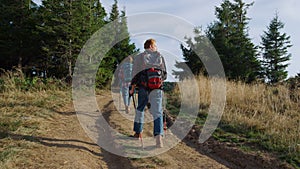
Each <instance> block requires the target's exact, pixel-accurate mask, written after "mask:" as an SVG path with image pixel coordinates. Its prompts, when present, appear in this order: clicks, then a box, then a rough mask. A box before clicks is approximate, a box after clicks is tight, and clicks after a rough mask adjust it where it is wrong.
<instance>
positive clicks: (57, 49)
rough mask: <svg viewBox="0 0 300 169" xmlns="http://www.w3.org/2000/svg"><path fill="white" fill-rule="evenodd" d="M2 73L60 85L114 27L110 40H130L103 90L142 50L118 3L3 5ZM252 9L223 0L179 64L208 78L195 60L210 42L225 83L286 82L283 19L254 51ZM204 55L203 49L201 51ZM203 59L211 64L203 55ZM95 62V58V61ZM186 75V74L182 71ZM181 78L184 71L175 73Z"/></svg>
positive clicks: (107, 71) (117, 51)
mask: <svg viewBox="0 0 300 169" xmlns="http://www.w3.org/2000/svg"><path fill="white" fill-rule="evenodd" d="M0 2H1V6H0V13H1V15H0V17H1V20H0V56H1V57H0V68H1V69H4V70H13V69H18V70H22V72H23V73H24V74H26V75H27V76H39V77H43V78H48V77H53V78H58V79H64V78H68V77H69V78H71V77H72V74H73V71H74V66H75V62H76V59H77V57H78V54H79V53H80V51H81V49H82V47H83V45H84V44H85V43H86V41H87V40H88V39H89V38H90V37H91V36H92V35H93V34H94V33H95V32H96V31H97V30H99V29H101V27H103V26H105V25H106V24H108V23H111V22H112V21H115V22H114V23H116V24H115V25H114V28H113V29H112V30H111V32H110V33H109V34H107V35H103V36H107V37H105V38H109V39H117V38H118V37H119V35H120V34H121V33H122V34H124V33H125V34H127V35H128V36H127V35H126V36H127V37H128V38H126V39H123V40H121V41H120V42H118V43H117V44H115V45H114V46H113V48H111V49H110V50H109V52H108V53H106V56H105V58H104V59H103V60H102V62H101V64H100V66H99V68H98V72H97V76H96V82H97V85H98V86H99V87H103V86H105V85H107V84H109V83H110V81H111V79H112V76H113V73H114V71H115V70H116V68H117V65H118V63H120V62H121V61H122V60H123V59H124V58H125V57H126V56H128V55H131V54H133V53H136V52H137V51H138V49H137V48H136V46H135V44H134V43H132V42H131V41H130V38H129V32H128V28H127V20H126V13H125V11H124V10H120V9H119V7H118V2H117V0H115V1H114V3H113V4H112V8H111V11H109V13H107V11H105V9H104V7H103V6H102V4H101V2H100V1H99V0H86V1H79V0H43V1H42V5H41V6H38V5H37V4H35V3H34V2H33V1H31V0H20V1H11V0H0ZM252 5H253V3H250V4H246V3H244V2H243V1H242V0H233V2H231V1H229V0H224V1H223V2H222V3H221V5H220V6H219V7H216V8H215V15H216V18H217V20H216V21H214V22H212V23H211V24H210V25H209V26H208V27H207V29H206V30H205V34H204V35H203V34H201V30H199V28H195V31H194V32H195V37H194V39H191V38H187V41H186V43H187V44H188V46H183V45H181V46H180V47H181V49H182V53H183V58H184V62H182V63H179V62H178V63H176V66H177V67H178V68H182V69H184V66H183V65H184V64H186V65H188V66H189V68H190V69H191V70H192V72H193V73H194V74H206V70H205V68H204V65H203V63H202V62H201V60H199V58H198V56H197V55H196V54H195V52H194V51H195V50H198V49H197V48H199V47H200V46H201V45H203V39H204V38H208V39H209V40H210V42H211V43H212V44H213V46H214V47H215V49H216V51H217V52H218V54H219V56H220V59H221V61H222V63H223V66H224V70H225V73H226V77H227V78H228V79H238V80H243V81H246V82H252V81H255V80H258V79H259V80H263V81H265V82H268V83H277V82H280V81H282V80H283V79H285V78H286V77H287V71H286V68H287V66H288V63H287V61H289V60H290V57H291V54H289V53H288V48H290V47H291V46H292V45H291V44H290V43H291V42H290V40H289V39H290V36H288V35H286V34H285V33H281V32H280V29H282V28H283V27H284V24H283V23H282V22H281V21H280V20H279V17H278V14H276V15H275V17H274V18H273V19H272V20H271V22H270V25H269V26H268V27H267V30H266V31H265V32H263V33H264V34H263V35H262V37H261V39H262V42H261V44H260V45H259V46H256V45H254V43H253V42H252V41H251V39H250V37H249V34H248V29H249V28H248V23H249V20H250V18H248V17H247V10H248V9H249V8H250V7H251V6H252ZM200 50H201V49H200ZM201 53H202V54H203V56H201V58H202V59H210V58H209V54H207V53H205V51H202V52H201ZM90 59H93V58H90ZM183 71H184V70H183ZM173 74H174V75H175V76H176V77H177V78H179V79H182V78H184V77H183V76H182V71H174V72H173Z"/></svg>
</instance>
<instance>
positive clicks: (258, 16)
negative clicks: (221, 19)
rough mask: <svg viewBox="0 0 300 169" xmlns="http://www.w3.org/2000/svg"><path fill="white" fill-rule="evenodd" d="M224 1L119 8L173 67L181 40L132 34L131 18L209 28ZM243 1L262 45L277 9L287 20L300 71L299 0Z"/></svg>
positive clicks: (128, 2) (123, 3)
mask: <svg viewBox="0 0 300 169" xmlns="http://www.w3.org/2000/svg"><path fill="white" fill-rule="evenodd" d="M34 1H35V2H36V3H37V4H40V3H41V0H34ZM100 2H101V4H102V5H103V6H104V7H105V9H106V11H107V13H109V11H110V10H111V6H112V4H113V3H114V0H102V1H101V0H100ZM222 2H223V0H164V1H162V0H151V1H141V0H118V4H119V8H120V9H125V11H126V15H127V16H129V21H128V28H129V32H130V34H131V41H132V42H133V43H135V44H136V46H137V47H138V48H140V49H141V50H142V49H143V48H142V46H143V42H144V40H145V39H147V38H149V37H154V38H155V39H156V40H157V44H158V49H159V50H160V51H161V53H162V54H163V55H164V56H165V58H166V62H167V67H170V68H171V69H173V65H174V63H175V61H174V58H175V60H177V61H179V60H181V59H182V57H181V50H180V48H179V44H180V43H182V42H181V41H180V40H178V39H174V38H172V37H170V36H164V35H162V34H160V35H158V34H151V33H148V34H145V33H144V34H134V35H133V33H132V32H134V31H135V29H136V27H133V26H132V25H136V21H137V20H136V19H135V20H134V21H131V20H130V19H131V18H130V17H131V16H134V15H137V14H142V13H147V12H156V13H162V14H167V15H171V16H172V17H178V20H180V21H182V23H183V24H185V25H189V26H190V25H192V26H193V27H196V26H201V27H202V28H203V29H206V27H207V26H208V25H209V24H210V23H212V22H213V21H214V20H216V16H215V7H216V6H217V7H219V6H220V4H221V3H222ZM244 2H245V3H251V2H254V5H253V6H251V7H250V8H249V9H248V14H247V17H249V18H250V19H251V20H250V21H249V25H248V27H249V37H250V38H251V39H252V42H253V43H254V44H255V45H260V41H261V36H262V35H263V32H264V31H267V26H268V25H269V24H270V22H271V20H272V19H273V18H274V16H275V13H276V12H277V13H278V16H279V19H280V20H281V21H282V22H283V23H284V24H285V27H284V29H282V30H280V32H281V33H286V34H287V35H289V36H291V39H290V40H291V44H292V45H293V46H292V47H291V48H290V49H289V53H291V54H292V57H291V60H290V61H289V63H290V65H289V67H288V68H287V71H288V76H289V77H292V76H295V75H296V74H297V73H300V67H298V64H299V63H300V39H299V37H300V31H298V30H299V28H298V26H300V17H299V16H298V15H297V12H296V11H297V10H299V9H300V1H299V0H273V1H270V0H244ZM172 17H170V18H172ZM146 19H149V20H152V19H154V20H157V25H158V26H159V22H160V21H162V22H166V21H163V20H162V19H161V18H160V17H157V18H146ZM144 22H147V21H141V22H140V23H141V24H144ZM146 25H147V24H146ZM162 25H163V24H162ZM171 29H174V27H169V30H171ZM187 32H188V30H187ZM171 34H172V33H171ZM297 37H298V38H297ZM168 78H169V77H168ZM170 78H172V77H170Z"/></svg>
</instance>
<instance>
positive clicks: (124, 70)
mask: <svg viewBox="0 0 300 169" xmlns="http://www.w3.org/2000/svg"><path fill="white" fill-rule="evenodd" d="M132 62H133V58H132V56H128V57H126V58H125V60H124V63H123V64H122V66H121V69H120V72H119V75H118V76H119V79H120V81H121V84H120V85H121V86H120V89H121V92H122V96H123V102H124V105H125V112H126V113H129V111H130V109H129V104H130V98H129V87H130V84H131V79H132V66H133V65H132Z"/></svg>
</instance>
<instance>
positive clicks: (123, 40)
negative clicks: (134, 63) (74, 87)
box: [97, 0, 137, 87]
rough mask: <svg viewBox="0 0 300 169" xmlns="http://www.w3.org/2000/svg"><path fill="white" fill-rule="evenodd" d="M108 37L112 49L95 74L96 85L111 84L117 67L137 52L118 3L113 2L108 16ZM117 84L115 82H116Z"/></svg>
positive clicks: (123, 12)
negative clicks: (131, 41)
mask: <svg viewBox="0 0 300 169" xmlns="http://www.w3.org/2000/svg"><path fill="white" fill-rule="evenodd" d="M109 26H110V32H109V34H110V37H109V39H110V40H109V41H110V42H112V43H113V44H112V45H113V47H112V48H111V49H110V50H109V52H108V53H107V55H106V57H105V58H104V59H103V60H102V62H101V64H100V67H99V71H98V73H97V84H98V85H100V87H101V86H103V85H108V83H110V82H111V80H112V77H113V74H114V71H115V70H116V68H117V65H118V64H120V63H121V62H122V60H123V59H124V58H126V57H127V56H129V55H132V54H134V53H135V52H136V51H137V50H136V47H135V44H133V43H130V37H129V32H128V27H127V18H126V14H125V11H124V10H123V11H120V10H119V7H118V1H117V0H115V1H114V4H113V5H112V9H111V12H110V14H109ZM116 83H117V82H116Z"/></svg>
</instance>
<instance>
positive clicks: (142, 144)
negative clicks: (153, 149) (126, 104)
mask: <svg viewBox="0 0 300 169" xmlns="http://www.w3.org/2000/svg"><path fill="white" fill-rule="evenodd" d="M129 97H130V94H129ZM132 102H133V107H134V110H135V114H136V113H137V111H136V105H135V96H134V92H133V94H132ZM139 139H141V146H142V149H144V142H143V137H142V133H140V134H139Z"/></svg>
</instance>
